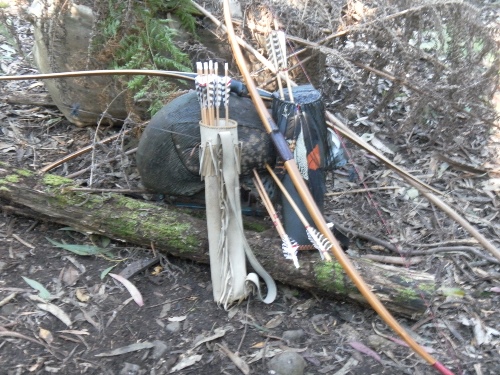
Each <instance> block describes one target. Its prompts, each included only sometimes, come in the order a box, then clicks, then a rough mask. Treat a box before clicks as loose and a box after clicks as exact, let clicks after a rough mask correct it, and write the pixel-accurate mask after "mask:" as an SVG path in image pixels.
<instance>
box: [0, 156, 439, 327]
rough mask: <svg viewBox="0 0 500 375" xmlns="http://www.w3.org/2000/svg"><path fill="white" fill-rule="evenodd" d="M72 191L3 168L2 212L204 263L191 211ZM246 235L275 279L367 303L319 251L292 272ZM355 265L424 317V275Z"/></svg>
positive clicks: (378, 289)
mask: <svg viewBox="0 0 500 375" xmlns="http://www.w3.org/2000/svg"><path fill="white" fill-rule="evenodd" d="M75 187H76V186H75V184H74V181H73V180H71V179H68V178H63V177H60V176H56V175H52V174H45V175H37V174H36V173H35V172H32V171H29V170H25V169H15V168H13V167H11V166H9V165H6V164H0V203H1V206H2V209H3V210H9V211H10V212H15V213H18V214H22V215H28V216H31V217H35V218H38V219H42V220H48V221H52V222H56V223H60V224H63V225H66V226H71V227H73V228H75V229H77V230H80V231H85V232H91V233H99V234H102V235H106V236H108V237H110V238H113V239H115V240H120V241H126V242H129V243H133V244H136V245H142V246H145V247H149V246H151V244H154V246H155V248H156V249H157V250H160V251H163V252H166V253H169V254H171V255H174V256H178V257H182V258H187V259H191V260H194V261H197V262H202V263H208V262H209V257H208V237H207V232H206V223H205V221H204V220H201V219H199V218H197V217H195V216H193V215H191V214H190V212H189V211H187V210H182V209H177V208H175V207H171V206H168V205H164V204H153V203H149V202H144V201H141V200H138V199H133V198H128V197H125V196H122V195H120V194H114V193H105V194H102V195H98V194H89V193H86V192H81V191H72V189H73V188H75ZM198 216H199V215H198ZM246 236H247V238H248V241H249V243H250V246H251V247H252V249H253V251H254V253H255V255H256V257H257V258H258V260H259V261H260V262H261V264H262V265H263V266H264V268H266V270H267V271H268V272H269V273H270V274H271V275H272V276H273V277H274V279H275V280H277V281H280V282H282V283H285V284H290V285H294V286H297V287H300V288H303V289H306V290H310V291H313V292H315V293H317V294H323V295H327V296H329V297H331V298H335V299H342V300H351V301H357V302H359V303H363V304H365V303H366V301H365V300H364V298H363V296H361V294H360V293H359V292H358V290H357V289H356V287H355V286H354V284H352V282H351V281H350V280H349V278H348V277H347V276H346V275H345V273H344V271H343V270H342V267H341V266H340V264H339V263H337V262H335V261H333V262H323V261H321V259H320V257H319V254H318V253H317V252H301V253H300V254H299V262H300V265H301V267H300V268H299V269H296V268H295V267H294V265H293V263H292V262H290V261H285V259H284V258H283V255H282V251H281V240H280V238H279V237H278V236H277V235H276V233H275V232H274V231H272V230H270V231H267V232H265V233H258V232H254V231H250V230H247V232H246ZM352 262H353V263H354V265H355V266H356V268H357V269H358V271H359V272H360V274H361V275H362V276H363V278H364V279H365V280H366V282H367V283H368V284H369V285H370V286H371V287H372V290H373V291H374V292H375V294H376V295H377V296H378V298H380V299H381V301H383V302H384V303H385V305H386V307H387V308H388V309H389V310H390V311H392V312H394V313H397V314H400V315H403V316H406V317H411V318H419V317H421V315H422V314H423V313H424V312H425V310H426V305H427V303H428V302H429V301H430V300H431V299H432V295H433V293H434V292H435V291H436V289H437V286H436V284H435V280H434V276H433V275H431V274H429V273H424V272H418V271H413V270H408V269H404V268H398V267H394V266H388V265H383V264H379V263H375V262H373V261H370V260H367V259H362V258H353V259H352ZM422 297H423V298H422ZM426 302H427V303H426Z"/></svg>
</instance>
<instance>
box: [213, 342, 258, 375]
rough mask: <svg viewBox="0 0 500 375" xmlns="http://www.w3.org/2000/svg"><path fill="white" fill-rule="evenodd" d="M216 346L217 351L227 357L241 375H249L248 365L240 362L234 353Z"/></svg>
mask: <svg viewBox="0 0 500 375" xmlns="http://www.w3.org/2000/svg"><path fill="white" fill-rule="evenodd" d="M217 346H218V347H219V350H220V351H221V352H223V353H224V354H225V355H227V356H228V357H229V359H230V360H231V361H232V362H233V363H234V364H235V365H236V367H238V368H239V369H240V371H241V372H242V373H243V374H245V375H248V374H250V367H248V364H247V363H246V362H245V361H244V360H242V359H241V358H240V357H239V356H238V355H237V354H236V353H233V352H232V351H230V350H229V349H228V348H226V347H225V346H222V345H220V344H217Z"/></svg>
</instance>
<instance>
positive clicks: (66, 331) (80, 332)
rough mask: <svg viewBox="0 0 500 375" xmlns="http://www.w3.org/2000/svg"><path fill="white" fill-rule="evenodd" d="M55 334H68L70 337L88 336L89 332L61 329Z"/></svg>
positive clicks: (85, 330)
mask: <svg viewBox="0 0 500 375" xmlns="http://www.w3.org/2000/svg"><path fill="white" fill-rule="evenodd" d="M57 332H60V333H68V334H70V335H88V334H89V331H88V330H87V329H81V330H77V329H63V330H61V331H57Z"/></svg>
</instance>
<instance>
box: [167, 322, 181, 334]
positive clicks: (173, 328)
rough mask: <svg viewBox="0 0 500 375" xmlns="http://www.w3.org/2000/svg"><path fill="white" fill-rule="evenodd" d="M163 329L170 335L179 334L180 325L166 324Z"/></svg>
mask: <svg viewBox="0 0 500 375" xmlns="http://www.w3.org/2000/svg"><path fill="white" fill-rule="evenodd" d="M165 328H166V330H167V331H170V332H172V333H175V332H179V331H180V329H181V323H180V322H172V323H168V324H167V326H166V327H165Z"/></svg>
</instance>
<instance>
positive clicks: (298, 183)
mask: <svg viewBox="0 0 500 375" xmlns="http://www.w3.org/2000/svg"><path fill="white" fill-rule="evenodd" d="M224 20H225V23H226V28H227V35H228V39H229V43H230V44H231V48H232V50H233V56H234V58H235V60H236V63H237V64H238V67H239V69H240V72H241V74H242V75H243V77H244V79H245V83H246V86H247V89H248V92H249V93H250V96H251V98H252V101H253V103H254V106H255V108H256V109H257V112H258V114H259V117H260V119H261V120H262V122H263V123H264V126H265V127H266V131H267V132H268V134H269V135H270V136H271V139H272V141H273V143H274V145H275V146H276V149H277V151H278V153H279V154H280V156H281V158H282V159H283V160H284V161H285V169H286V170H287V172H288V174H289V176H290V179H291V180H292V182H293V184H294V186H295V188H296V189H297V191H298V193H299V195H300V197H301V198H302V201H303V202H304V205H305V206H306V208H307V211H308V212H309V214H310V215H311V218H312V219H313V221H314V223H315V224H316V227H317V228H318V230H319V231H320V232H321V233H322V234H323V236H325V237H326V238H327V239H328V240H329V241H330V243H331V244H332V247H331V251H332V253H333V255H334V256H335V258H336V259H337V261H338V262H339V263H340V264H341V265H342V267H343V269H344V271H345V272H346V274H347V275H348V276H349V278H350V279H351V280H352V282H353V283H354V284H355V285H356V287H357V288H358V290H359V291H360V292H361V294H362V295H363V296H364V297H365V298H366V300H367V301H368V303H370V305H371V306H372V307H373V309H374V310H375V311H376V312H377V313H378V314H379V316H380V317H381V318H382V319H383V320H384V321H385V322H386V323H387V324H388V325H389V326H390V327H391V328H392V329H393V330H394V331H395V332H396V333H397V334H398V335H399V336H400V337H401V338H402V339H403V340H404V341H405V342H406V343H407V344H408V346H409V347H410V348H412V349H413V351H415V352H416V353H417V354H418V355H420V357H422V358H423V359H424V360H426V361H427V362H428V363H429V364H430V365H431V366H432V367H434V368H435V369H437V370H438V371H439V372H440V373H441V374H444V375H453V373H452V372H451V371H450V370H448V369H447V368H446V367H445V366H444V365H443V364H442V363H440V362H438V361H437V360H436V359H435V358H434V357H432V356H431V355H430V354H429V353H427V352H426V351H425V350H424V349H423V348H422V347H421V346H420V345H419V344H418V343H417V342H416V341H415V340H414V339H413V338H412V337H411V336H410V335H409V334H408V333H407V332H406V331H405V330H404V329H403V327H401V326H400V325H399V323H398V322H397V321H396V319H395V318H394V317H393V316H392V315H391V313H390V312H389V311H388V310H387V309H386V308H385V306H384V305H383V304H382V303H381V302H380V301H379V300H378V298H377V297H376V296H375V294H374V293H373V292H372V291H371V289H370V287H369V286H368V285H367V284H366V283H365V281H364V280H363V278H362V277H361V275H360V274H359V273H358V271H357V270H356V269H355V268H354V265H353V264H352V263H351V261H350V259H349V258H348V257H347V256H346V255H345V253H344V251H343V250H342V248H341V247H340V244H339V243H338V241H337V240H336V238H335V236H334V235H333V234H332V232H331V231H330V229H329V228H328V225H327V223H326V221H325V219H324V217H323V215H322V214H321V211H320V210H319V208H318V206H317V205H316V202H315V201H314V199H313V197H312V195H311V193H310V192H309V189H308V187H307V186H306V184H305V182H304V180H303V178H302V175H301V174H300V171H299V169H298V167H297V163H296V162H295V160H294V158H293V154H292V152H291V151H290V149H289V148H288V144H287V142H286V140H285V137H284V136H283V134H281V133H280V131H279V129H278V127H277V125H276V123H275V122H274V121H273V119H272V118H271V116H270V114H269V112H268V110H267V108H266V106H265V105H264V102H263V101H262V99H261V98H260V97H259V95H258V94H257V86H256V85H255V83H254V81H253V79H252V77H251V76H250V72H249V71H248V68H247V66H246V64H245V60H244V58H243V53H242V52H241V49H240V47H239V45H238V42H237V40H236V35H235V33H234V28H233V23H232V19H231V12H230V10H229V0H224Z"/></svg>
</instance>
